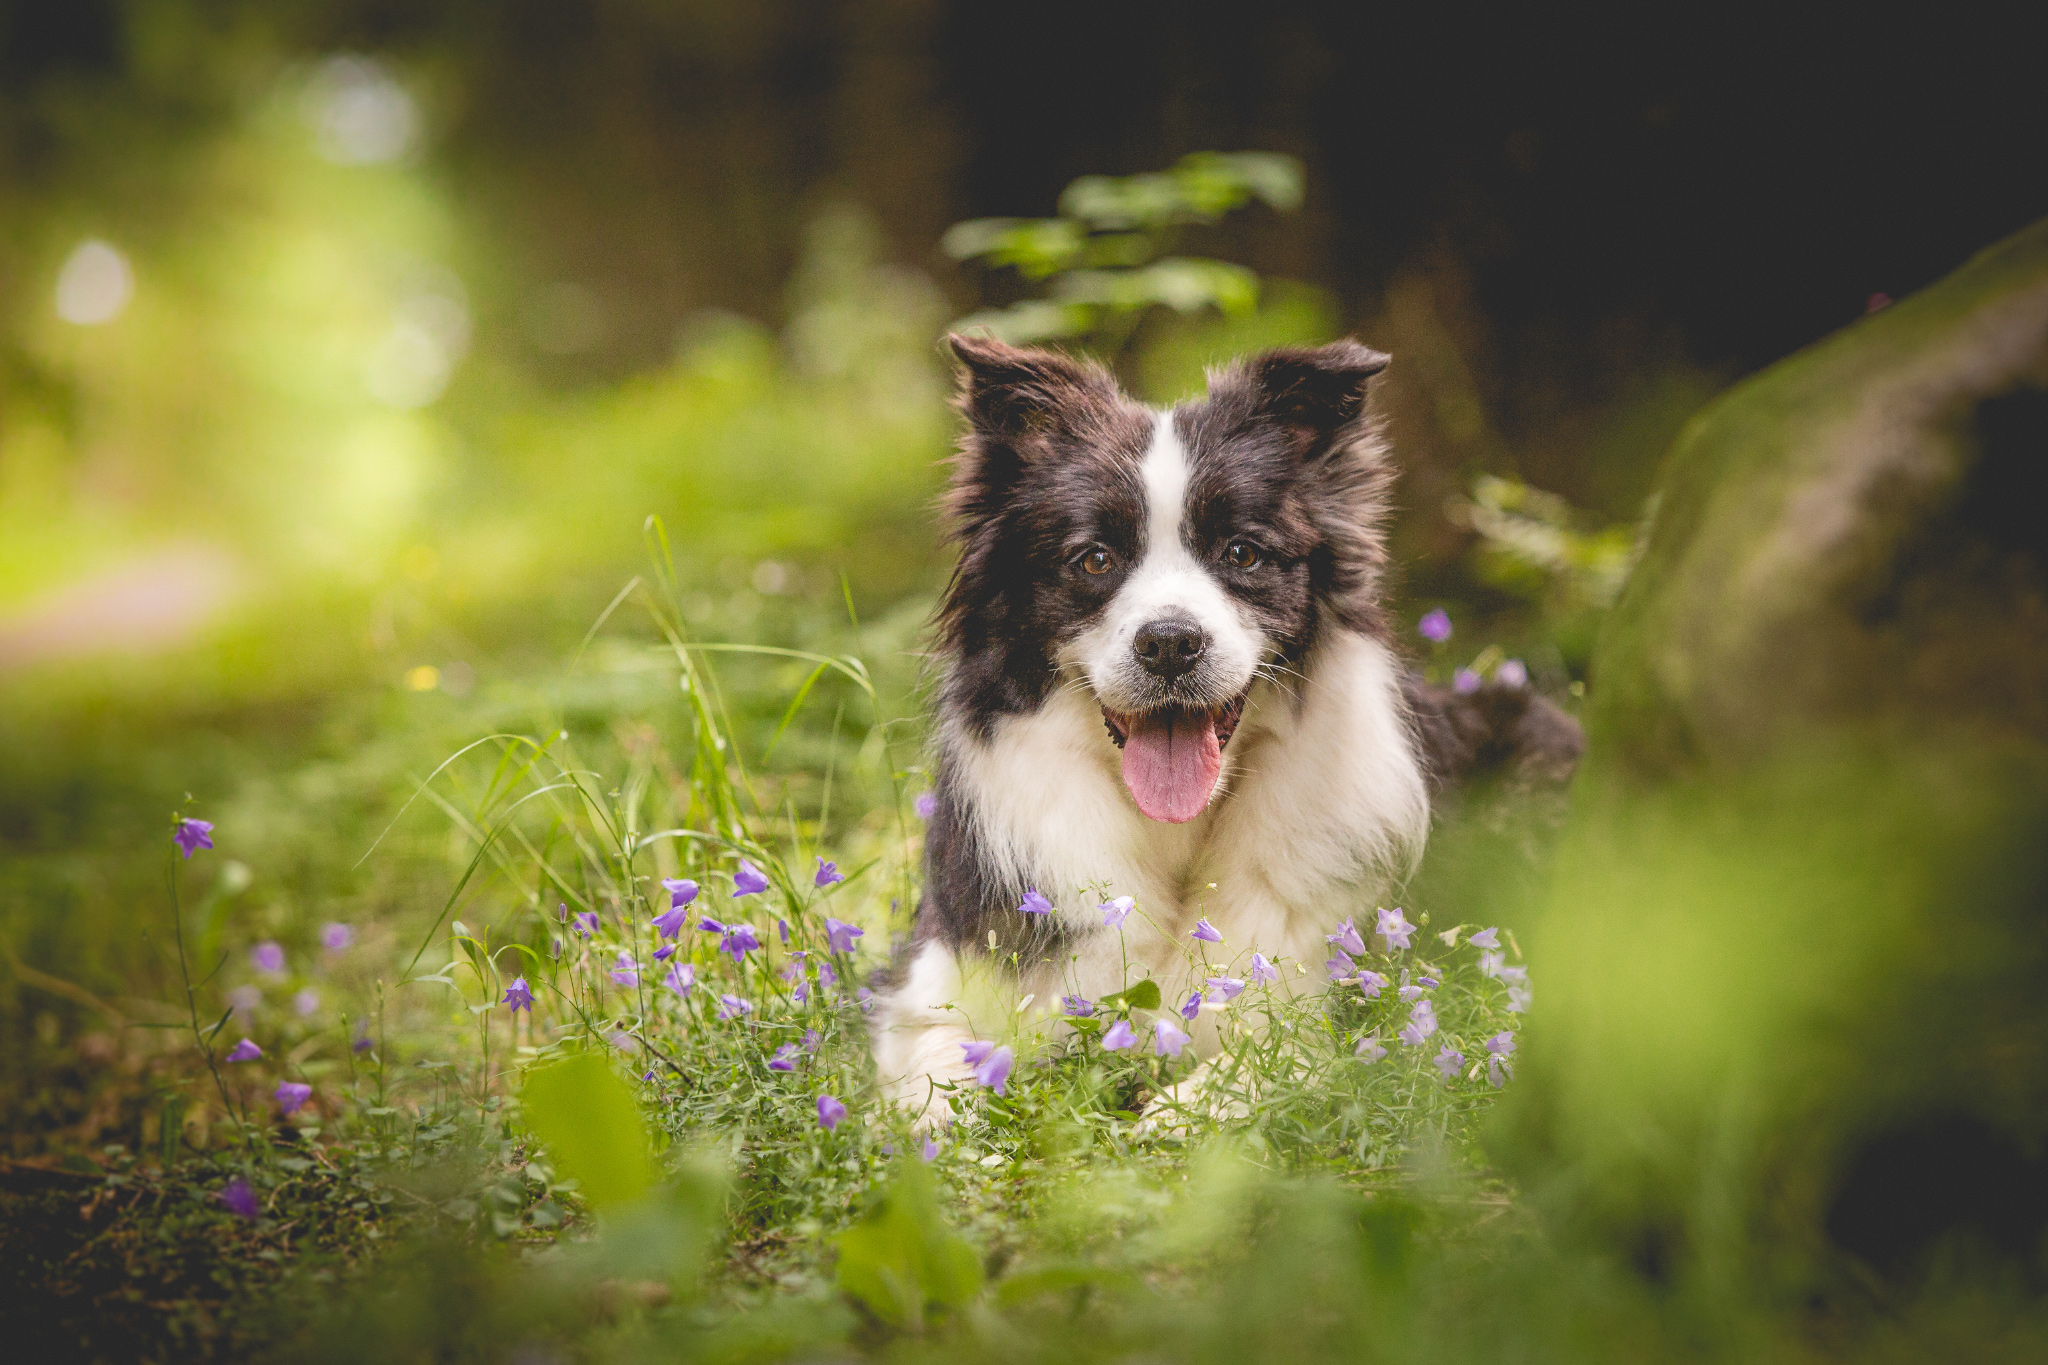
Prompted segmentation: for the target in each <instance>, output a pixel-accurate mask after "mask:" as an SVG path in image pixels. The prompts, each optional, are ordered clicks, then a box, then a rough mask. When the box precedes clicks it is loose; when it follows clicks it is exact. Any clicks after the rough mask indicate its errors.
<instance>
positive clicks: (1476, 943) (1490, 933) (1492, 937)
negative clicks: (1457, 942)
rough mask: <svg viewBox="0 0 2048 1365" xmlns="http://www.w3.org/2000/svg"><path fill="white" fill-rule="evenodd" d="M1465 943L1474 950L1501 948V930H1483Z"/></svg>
mask: <svg viewBox="0 0 2048 1365" xmlns="http://www.w3.org/2000/svg"><path fill="white" fill-rule="evenodd" d="M1465 941H1466V942H1467V943H1469V944H1471V945H1472V946H1473V947H1474V948H1498V947H1500V930H1499V929H1498V928H1493V929H1481V930H1480V931H1479V932H1478V933H1476V934H1474V935H1472V937H1470V938H1468V939H1466V940H1465Z"/></svg>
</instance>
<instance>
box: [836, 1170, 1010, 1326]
mask: <svg viewBox="0 0 2048 1365" xmlns="http://www.w3.org/2000/svg"><path fill="white" fill-rule="evenodd" d="M838 1247H839V1288H840V1289H841V1290H842V1291H844V1292H845V1293H846V1294H848V1295H850V1296H851V1297H853V1298H855V1299H858V1300H859V1301H860V1302H861V1303H863V1304H865V1305H866V1306H867V1308H868V1310H869V1311H870V1312H872V1313H873V1314H874V1315H875V1316H876V1317H878V1318H880V1319H882V1321H884V1322H886V1323H889V1324H890V1325H892V1326H896V1327H902V1328H906V1329H908V1330H910V1331H918V1330H920V1329H922V1327H923V1326H924V1321H925V1311H926V1309H927V1308H928V1307H930V1306H934V1305H936V1306H940V1307H947V1308H952V1307H958V1306H959V1305H961V1304H963V1303H966V1302H967V1301H968V1300H969V1299H971V1298H973V1297H974V1296H975V1295H976V1294H978V1293H979V1292H981V1281H982V1275H981V1261H980V1260H979V1258H977V1257H976V1256H975V1254H974V1248H973V1247H971V1246H969V1245H968V1244H967V1243H966V1242H965V1241H964V1240H963V1239H961V1238H960V1237H959V1236H958V1235H957V1234H956V1233H954V1232H953V1231H952V1229H950V1228H948V1227H947V1226H946V1223H945V1220H944V1219H943V1218H942V1217H941V1216H940V1214H939V1207H938V1196H937V1193H936V1191H935V1189H934V1186H933V1182H932V1176H931V1172H930V1171H928V1170H926V1169H925V1167H924V1165H923V1163H921V1162H916V1161H902V1162H898V1163H897V1167H896V1173H895V1176H894V1178H893V1179H892V1181H891V1182H890V1185H889V1188H888V1189H887V1190H885V1191H884V1192H883V1193H882V1196H881V1198H879V1199H878V1200H877V1201H876V1202H875V1206H874V1208H873V1209H871V1210H869V1212H868V1216H867V1217H866V1218H865V1219H863V1220H862V1221H861V1222H860V1223H859V1224H858V1225H856V1226H854V1227H852V1228H849V1229H847V1230H846V1231H845V1232H843V1233H841V1234H840V1235H839V1240H838Z"/></svg>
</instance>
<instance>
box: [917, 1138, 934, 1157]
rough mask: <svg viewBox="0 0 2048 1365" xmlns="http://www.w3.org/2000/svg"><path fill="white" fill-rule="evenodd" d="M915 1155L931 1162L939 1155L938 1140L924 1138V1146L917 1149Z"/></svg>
mask: <svg viewBox="0 0 2048 1365" xmlns="http://www.w3.org/2000/svg"><path fill="white" fill-rule="evenodd" d="M917 1154H918V1155H919V1156H921V1157H923V1158H924V1159H925V1160H926V1161H931V1160H933V1159H934V1158H936V1157H937V1156H938V1154H939V1140H938V1139H937V1138H935V1137H928V1138H926V1139H925V1140H924V1146H922V1147H920V1148H918V1149H917Z"/></svg>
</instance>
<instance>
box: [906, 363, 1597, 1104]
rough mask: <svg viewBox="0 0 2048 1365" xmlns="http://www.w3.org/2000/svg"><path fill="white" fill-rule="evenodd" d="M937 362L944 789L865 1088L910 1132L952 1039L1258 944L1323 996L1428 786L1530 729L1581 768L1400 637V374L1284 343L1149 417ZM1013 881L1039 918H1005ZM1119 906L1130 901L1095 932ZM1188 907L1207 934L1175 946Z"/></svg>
mask: <svg viewBox="0 0 2048 1365" xmlns="http://www.w3.org/2000/svg"><path fill="white" fill-rule="evenodd" d="M950 344H951V346H952V349H953V352H954V354H955V355H956V356H958V357H959V359H960V361H961V362H962V364H963V366H964V367H965V375H964V381H963V385H962V394H961V400H960V404H961V408H962V411H963V413H964V415H965V418H966V422H967V433H966V436H965V438H964V440H963V442H962V445H961V450H960V454H959V456H958V458H957V461H956V466H955V471H954V477H953V482H952V488H951V493H950V496H949V499H948V507H947V510H948V512H949V513H950V516H951V518H952V521H953V531H954V534H955V536H956V538H957V540H958V542H959V547H960V559H959V562H958V565H957V567H956V568H955V570H954V572H953V577H952V581H951V583H950V585H949V586H948V588H947V591H946V594H945V597H944V600H943V602H942V604H941V607H940V610H939V616H938V636H939V640H938V644H939V653H940V661H941V665H942V669H943V672H942V676H941V679H940V683H939V690H938V699H937V724H936V735H935V741H936V748H937V754H936V766H937V772H936V777H937V780H936V786H935V791H934V796H935V798H936V800H935V808H934V810H933V812H932V815H931V818H930V823H929V826H928V832H927V836H926V845H925V876H926V879H925V891H924V899H923V901H922V902H921V904H920V905H919V907H918V911H917V919H916V925H915V928H914V930H913V932H912V934H911V937H910V941H909V942H908V944H907V945H905V947H904V949H903V950H902V953H901V954H900V955H899V959H898V962H897V965H896V967H895V968H894V969H893V973H892V979H891V980H890V981H889V982H888V983H887V984H886V985H885V987H884V989H883V990H882V991H881V992H880V996H879V999H878V1001H877V1004H876V1007H875V1009H874V1012H873V1023H874V1036H875V1056H876V1062H877V1070H878V1074H879V1076H880V1079H881V1082H882V1085H883V1087H884V1090H885V1092H886V1093H887V1094H888V1095H889V1096H890V1097H891V1098H892V1099H893V1100H895V1101H896V1102H898V1103H899V1104H902V1105H904V1106H906V1107H907V1108H909V1109H910V1110H911V1111H913V1112H915V1113H917V1114H919V1115H920V1116H921V1117H922V1119H923V1121H924V1122H927V1123H929V1122H933V1121H941V1120H943V1119H945V1118H946V1117H947V1116H948V1115H949V1113H950V1108H949V1106H948V1105H947V1103H946V1098H945V1095H944V1094H943V1093H941V1092H939V1091H938V1090H937V1089H936V1088H935V1083H939V1082H957V1081H961V1080H963V1079H965V1078H966V1077H967V1076H969V1075H970V1074H971V1068H970V1067H969V1065H968V1064H967V1061H966V1056H967V1050H966V1049H964V1048H963V1046H962V1045H963V1044H965V1043H969V1042H972V1041H975V1040H977V1039H980V1040H997V1039H1000V1038H1001V1037H1003V1036H1005V1035H1007V1034H1009V1033H1012V1032H1014V1031H1016V1030H1018V1029H1019V1028H1020V1026H1027V1025H1029V1026H1043V1025H1044V1024H1045V1023H1046V1021H1047V1017H1048V1016H1056V1015H1057V1014H1058V1012H1059V1010H1060V1007H1061V1005H1060V1002H1061V998H1062V997H1063V996H1069V995H1078V996H1081V997H1084V998H1089V999H1093V998H1095V997H1098V996H1100V995H1102V994H1104V993H1108V992H1112V991H1116V990H1119V989H1121V988H1122V987H1123V986H1124V985H1125V984H1127V983H1128V982H1134V981H1137V980H1139V979H1142V978H1144V977H1147V976H1149V977H1151V978H1152V979H1153V980H1155V981H1157V982H1158V983H1159V985H1160V986H1161V987H1162V988H1163V989H1164V990H1165V991H1166V993H1167V995H1168V996H1169V998H1174V999H1178V998H1184V997H1185V993H1186V992H1187V991H1188V990H1189V989H1190V986H1191V985H1193V984H1198V983H1199V982H1200V980H1201V979H1202V978H1203V977H1205V976H1207V975H1210V974H1213V973H1216V972H1217V971H1218V970H1219V969H1221V970H1223V972H1224V974H1228V975H1232V976H1237V977H1243V976H1244V975H1246V972H1245V970H1244V965H1245V964H1246V963H1248V962H1249V960H1250V957H1251V954H1252V953H1254V952H1257V953H1260V954H1262V955H1263V956H1264V958H1265V959H1267V960H1268V961H1270V962H1272V963H1276V964H1278V965H1279V966H1280V968H1281V970H1282V971H1283V973H1284V974H1285V978H1284V979H1286V980H1288V981H1289V982H1290V983H1292V985H1293V986H1294V988H1299V987H1304V986H1310V985H1312V984H1314V983H1319V982H1320V981H1321V979H1322V976H1323V972H1322V968H1321V964H1322V961H1323V958H1324V957H1325V956H1327V953H1326V951H1325V945H1324V936H1325V935H1326V934H1328V933H1330V932H1332V931H1333V929H1334V928H1335V927H1336V925H1337V923H1338V921H1341V920H1343V919H1344V918H1345V917H1346V916H1365V915H1368V914H1369V913H1370V912H1371V911H1372V910H1373V908H1374V907H1375V906H1376V905H1383V904H1387V903H1388V901H1387V896H1388V893H1389V892H1390V891H1391V890H1392V889H1394V888H1395V887H1396V886H1397V885H1398V884H1399V883H1400V882H1401V881H1402V880H1403V879H1404V878H1405V877H1406V876H1407V875H1408V874H1409V873H1410V872H1411V871H1412V870H1413V869H1414V867H1415V865H1416V863H1417V860H1418V859H1419V858H1420V856H1421V853H1422V847H1423V843H1424V840H1425V837H1426V836H1427V834H1428V830H1429V822H1430V795H1431V790H1432V787H1433V785H1434V784H1435V783H1437V782H1439V781H1441V780H1442V779H1444V778H1445V777H1447V776H1451V775H1453V774H1454V772H1455V770H1458V769H1460V768H1464V767H1470V766H1473V765H1474V764H1476V763H1480V762H1483V761H1485V760H1487V759H1488V758H1489V757H1491V758H1493V759H1496V760H1497V759H1499V758H1501V757H1504V756H1508V755H1509V751H1510V750H1513V749H1516V748H1518V747H1519V748H1545V747H1546V743H1545V742H1546V741H1547V742H1548V744H1547V747H1548V748H1549V749H1550V750H1555V749H1556V747H1557V746H1558V745H1560V744H1561V745H1562V746H1563V747H1564V748H1565V749H1568V750H1570V751H1571V756H1575V754H1576V749H1575V747H1574V746H1575V744H1576V725H1575V724H1574V723H1573V722H1572V721H1570V719H1569V718H1568V717H1566V716H1564V715H1563V713H1562V712H1559V711H1557V710H1556V709H1555V708H1553V707H1549V706H1548V704H1547V703H1544V702H1541V701H1540V699H1535V698H1533V696H1532V695H1531V694H1528V693H1526V692H1522V691H1519V690H1518V689H1512V688H1505V687H1500V686H1495V685H1489V686H1488V687H1487V688H1485V689H1482V692H1481V693H1479V694H1474V695H1472V696H1467V697H1454V696H1452V695H1450V694H1448V693H1446V692H1443V691H1442V690H1441V689H1430V688H1426V687H1424V686H1423V685H1422V684H1421V683H1420V682H1419V681H1418V680H1416V679H1414V678H1413V677H1411V676H1410V675H1408V674H1407V671H1406V670H1405V668H1404V666H1403V664H1402V662H1401V660H1400V658H1399V656H1398V655H1397V653H1396V652H1395V649H1394V647H1393V643H1392V638H1391V635H1390V631H1389V627H1388V623H1387V620H1386V618H1385V616H1384V614H1383V611H1382V608H1381V602H1380V592H1381V582H1382V577H1383V572H1384V568H1385V560H1386V551H1385V545H1384V539H1383V533H1382V526H1383V523H1384V520H1385V517H1386V507H1387V494H1388V487H1389V484H1390V483H1391V481H1392V478H1393V467H1392V464H1391V462H1390V460H1389V457H1388V453H1387V449H1386V446H1385V442H1384V441H1383V439H1382V435H1381V427H1380V423H1379V422H1378V420H1377V419H1376V417H1375V416H1374V414H1373V413H1372V411H1371V410H1370V408H1369V406H1368V403H1367V396H1368V394H1367V389H1368V383H1369V381H1370V380H1371V379H1372V377H1373V376H1374V375H1376V374H1378V373H1379V372H1380V371H1381V370H1382V369H1384V368H1385V367H1386V365H1387V357H1386V356H1384V355H1382V354H1380V353H1379V352H1377V351H1373V350H1370V349H1368V348H1366V347H1365V346H1362V345H1359V344H1358V343H1357V342H1353V341H1342V342H1337V343H1335V344H1333V345H1329V346H1324V347H1320V348H1316V349H1304V350H1280V351H1272V352H1268V353H1266V354H1263V355H1260V356H1257V357H1255V358H1252V359H1250V360H1248V361H1244V362H1241V363H1239V364H1237V365H1234V366H1232V367H1230V368H1228V369H1225V370H1222V371H1219V372H1216V373H1213V374H1212V375H1211V376H1210V381H1209V392H1208V395H1207V397H1206V398H1204V399H1202V400H1200V401H1196V402H1190V403H1183V404H1181V405H1180V406H1178V407H1175V408H1172V409H1170V410H1166V411H1156V410H1153V409H1150V408H1147V407H1144V406H1141V405H1140V404H1138V403H1135V402H1133V401H1132V400H1131V399H1129V398H1128V397H1126V396H1125V395H1124V394H1123V393H1122V392H1121V391H1120V390H1119V388H1118V387H1117V385H1116V383H1115V381H1114V380H1113V379H1112V378H1111V377H1110V376H1109V375H1108V373H1106V372H1105V371H1103V370H1102V369H1100V368H1098V367H1096V366H1094V365H1090V364H1087V363H1084V362H1081V361H1078V360H1075V359H1072V358H1070V357H1067V356H1064V355H1060V354H1057V353H1054V352H1049V351H1039V350H1021V349H1017V348H1014V347H1010V346H1006V345H1003V344H1001V343H998V342H994V341H989V340H979V339H969V338H964V337H958V336H956V337H952V338H950ZM1518 728H1519V729H1520V730H1522V731H1527V732H1529V733H1528V734H1525V735H1521V736H1518V735H1517V734H1516V731H1517V729H1518ZM1567 731H1568V732H1569V733H1567ZM1528 739H1533V740H1534V741H1536V742H1535V743H1534V744H1533V745H1532V744H1526V743H1523V742H1522V741H1523V740H1528ZM1029 892H1036V893H1037V894H1038V896H1040V897H1043V899H1044V901H1045V902H1049V903H1050V908H1049V909H1047V910H1045V911H1044V912H1043V913H1028V912H1026V911H1023V910H1020V906H1021V905H1023V904H1025V901H1026V896H1027V893H1029ZM1119 897H1130V898H1131V902H1132V904H1133V905H1134V906H1135V912H1134V913H1132V914H1131V915H1130V916H1129V917H1128V918H1127V919H1124V920H1123V921H1122V922H1121V923H1120V924H1118V925H1116V926H1114V927H1111V926H1110V925H1107V924H1105V922H1104V921H1105V919H1106V918H1113V917H1114V914H1113V912H1112V913H1111V914H1105V911H1104V910H1103V909H1102V908H1100V907H1102V906H1103V905H1104V904H1105V903H1114V902H1115V901H1116V898H1119ZM1031 904H1032V905H1033V907H1034V908H1036V907H1037V906H1038V905H1039V902H1037V901H1033V902H1032V903H1031ZM1203 918H1206V919H1207V920H1208V921H1209V923H1210V924H1211V925H1212V926H1213V927H1214V928H1215V929H1216V930H1218V931H1220V932H1221V935H1222V940H1223V941H1222V942H1221V943H1217V944H1205V943H1200V942H1196V941H1194V940H1192V939H1191V938H1190V933H1191V931H1192V930H1193V929H1194V928H1195V926H1196V924H1197V922H1198V921H1199V920H1201V919H1203ZM1196 949H1200V950H1202V952H1201V953H1200V954H1198V953H1197V952H1195V951H1194V950H1196ZM1233 962H1234V963H1236V964H1237V965H1236V966H1235V968H1231V967H1229V966H1228V964H1230V963H1233ZM1298 964H1315V965H1314V967H1313V969H1312V970H1311V971H1310V972H1309V973H1307V974H1302V973H1301V972H1300V971H1299V967H1298ZM1176 988H1178V990H1179V991H1180V992H1181V993H1182V994H1181V995H1180V996H1175V994H1174V992H1175V990H1176ZM1205 1022H1206V1020H1205V1019H1202V1018H1198V1019H1197V1021H1196V1023H1195V1025H1194V1026H1192V1027H1191V1028H1190V1030H1189V1031H1190V1032H1191V1033H1193V1034H1194V1036H1195V1046H1196V1048H1197V1049H1198V1050H1201V1049H1204V1048H1205V1047H1207V1048H1212V1047H1213V1046H1214V1042H1215V1036H1214V1030H1213V1028H1205V1027H1203V1024H1204V1023H1205Z"/></svg>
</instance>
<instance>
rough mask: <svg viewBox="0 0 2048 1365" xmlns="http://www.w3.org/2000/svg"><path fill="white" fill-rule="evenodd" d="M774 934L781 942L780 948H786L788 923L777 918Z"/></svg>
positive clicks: (787, 944) (787, 943)
mask: <svg viewBox="0 0 2048 1365" xmlns="http://www.w3.org/2000/svg"><path fill="white" fill-rule="evenodd" d="M775 933H776V936H777V937H778V938H780V939H781V940H782V946H783V947H785V948H787V947H788V946H789V921H788V920H786V919H783V918H781V917H780V916H777V917H776V920H775Z"/></svg>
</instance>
